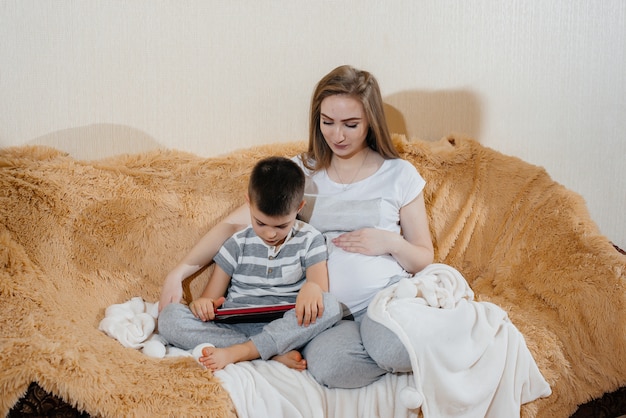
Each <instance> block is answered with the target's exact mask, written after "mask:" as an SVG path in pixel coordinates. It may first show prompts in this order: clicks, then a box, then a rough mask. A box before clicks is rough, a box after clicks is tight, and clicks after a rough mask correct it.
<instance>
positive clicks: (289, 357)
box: [272, 350, 306, 371]
mask: <svg viewBox="0 0 626 418" xmlns="http://www.w3.org/2000/svg"><path fill="white" fill-rule="evenodd" d="M272 360H276V361H278V362H279V363H283V364H284V365H285V366H287V367H289V368H290V369H294V370H298V371H302V370H306V360H305V359H303V358H302V354H300V352H299V351H297V350H292V351H289V352H287V353H285V354H280V355H277V356H274V357H272Z"/></svg>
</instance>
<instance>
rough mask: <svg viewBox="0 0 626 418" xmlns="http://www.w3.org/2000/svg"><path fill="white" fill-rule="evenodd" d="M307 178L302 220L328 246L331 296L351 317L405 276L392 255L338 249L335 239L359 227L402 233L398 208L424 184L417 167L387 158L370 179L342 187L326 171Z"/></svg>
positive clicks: (408, 200) (306, 171)
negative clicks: (393, 282) (373, 254)
mask: <svg viewBox="0 0 626 418" xmlns="http://www.w3.org/2000/svg"><path fill="white" fill-rule="evenodd" d="M294 161H296V162H297V163H298V164H299V165H300V167H302V169H303V170H304V172H305V174H306V188H305V199H306V201H307V203H306V205H305V207H304V208H303V210H302V211H301V212H300V217H301V218H302V219H303V220H304V221H305V222H308V223H310V224H311V225H313V226H314V227H315V228H317V229H318V230H319V231H321V232H322V233H323V234H324V236H325V237H326V244H327V246H328V273H329V276H330V293H332V294H333V295H335V297H336V298H337V299H338V300H339V301H340V302H342V303H343V304H345V305H346V306H347V307H348V309H349V310H350V311H351V312H352V313H356V312H358V311H360V310H362V309H364V308H366V307H367V305H368V304H369V302H370V300H371V299H372V298H373V297H374V295H375V294H376V293H377V292H378V291H379V290H381V289H383V288H385V287H386V286H387V285H388V284H389V283H390V282H391V281H395V280H397V279H398V276H401V277H408V276H409V273H407V272H406V271H405V270H404V269H403V268H402V266H400V264H398V262H397V261H396V260H395V259H394V258H393V257H392V256H391V255H389V254H388V255H381V256H368V255H364V254H357V253H349V252H346V251H343V250H342V249H340V248H337V247H336V246H334V245H333V243H332V241H331V240H332V238H334V237H336V236H338V235H340V234H341V233H343V232H347V231H354V230H357V229H361V228H379V229H385V230H388V231H392V232H397V233H400V208H402V207H403V206H405V205H407V204H409V203H410V202H412V201H413V200H414V199H415V198H416V197H417V196H419V194H420V193H421V192H422V190H423V189H424V186H425V184H426V182H425V181H424V179H423V178H422V177H421V176H420V174H419V173H418V172H417V170H416V169H415V167H414V166H413V165H412V164H411V163H409V162H408V161H405V160H402V159H392V160H384V162H383V164H382V166H381V167H380V168H379V169H378V171H376V173H374V174H372V175H371V176H370V177H368V178H366V179H363V180H361V181H358V182H356V183H352V184H350V185H347V187H346V185H343V184H339V183H336V182H334V181H333V180H331V179H330V178H329V177H328V173H327V172H326V170H322V171H318V172H317V173H314V174H311V172H310V170H307V169H306V168H305V167H304V166H303V165H302V161H301V160H300V158H299V157H295V158H294Z"/></svg>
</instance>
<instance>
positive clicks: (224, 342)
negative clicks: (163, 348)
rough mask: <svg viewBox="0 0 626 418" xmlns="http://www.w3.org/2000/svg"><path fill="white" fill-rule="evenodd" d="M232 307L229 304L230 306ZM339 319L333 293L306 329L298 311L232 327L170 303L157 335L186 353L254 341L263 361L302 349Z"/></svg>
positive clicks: (161, 319)
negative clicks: (203, 346)
mask: <svg viewBox="0 0 626 418" xmlns="http://www.w3.org/2000/svg"><path fill="white" fill-rule="evenodd" d="M246 302H247V303H249V304H251V305H255V304H256V305H261V304H267V298H257V300H255V298H247V300H246ZM263 302H264V303H263ZM225 305H226V304H225ZM226 306H228V305H226ZM232 306H233V305H232V304H230V306H228V307H232ZM339 319H341V306H340V304H339V302H337V299H336V298H335V297H334V296H332V295H331V294H330V293H324V313H323V315H322V317H320V318H317V319H316V320H315V323H313V324H310V325H308V326H306V327H305V326H302V325H298V322H297V320H296V312H295V309H291V310H289V311H287V312H286V313H285V315H283V317H282V318H279V319H275V320H273V321H271V322H255V323H236V324H230V323H221V322H213V321H207V322H203V321H201V320H199V319H198V318H196V317H195V316H194V315H193V313H192V312H191V310H190V309H189V307H188V306H187V305H183V304H180V303H171V304H169V305H167V306H166V307H165V308H164V309H163V311H161V314H160V315H159V318H158V332H159V334H160V335H161V336H162V337H164V338H165V339H166V340H167V342H168V343H170V344H172V345H174V346H176V347H179V348H182V349H184V350H192V349H193V348H194V347H196V346H197V345H199V344H203V343H211V344H213V345H214V346H216V347H229V346H231V345H233V344H240V343H244V342H246V341H248V340H251V341H252V342H253V343H254V345H255V347H256V348H257V350H258V351H259V354H260V355H261V358H262V359H263V360H267V359H270V358H272V357H273V356H275V355H277V354H285V353H287V352H288V351H291V350H295V349H298V348H301V347H302V346H304V345H305V344H306V343H308V342H309V341H310V340H311V339H313V338H314V337H315V336H316V335H318V334H319V333H321V332H322V331H324V330H326V329H328V328H330V327H332V326H333V325H334V324H335V323H337V321H339Z"/></svg>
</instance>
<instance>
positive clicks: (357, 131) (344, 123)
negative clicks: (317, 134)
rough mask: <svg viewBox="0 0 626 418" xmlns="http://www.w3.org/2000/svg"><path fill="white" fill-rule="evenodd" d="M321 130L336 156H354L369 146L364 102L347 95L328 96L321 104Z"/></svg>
mask: <svg viewBox="0 0 626 418" xmlns="http://www.w3.org/2000/svg"><path fill="white" fill-rule="evenodd" d="M320 130H321V131H322V135H324V139H325V140H326V143H327V144H328V146H329V147H330V149H331V150H332V151H333V153H334V154H335V155H336V156H338V157H341V158H350V157H352V156H353V155H355V154H356V153H358V152H359V151H361V150H362V149H364V148H365V147H367V143H366V138H367V133H368V130H369V123H368V121H367V117H366V116H365V110H364V109H363V104H361V102H360V101H358V100H357V99H355V98H353V97H350V96H346V95H334V96H328V97H327V98H325V99H324V100H322V103H321V105H320Z"/></svg>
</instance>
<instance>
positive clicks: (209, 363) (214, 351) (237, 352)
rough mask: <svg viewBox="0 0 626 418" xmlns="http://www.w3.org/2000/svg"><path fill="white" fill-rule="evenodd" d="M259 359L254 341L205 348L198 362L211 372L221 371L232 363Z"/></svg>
mask: <svg viewBox="0 0 626 418" xmlns="http://www.w3.org/2000/svg"><path fill="white" fill-rule="evenodd" d="M257 358H259V352H258V351H257V349H256V347H255V346H254V344H253V343H252V341H248V342H245V343H243V344H235V345H231V346H230V347H224V348H217V347H210V346H207V347H204V348H203V349H202V355H201V356H200V357H199V358H198V361H199V362H200V363H201V364H202V365H204V367H206V368H207V369H210V370H213V371H215V370H221V369H223V368H224V367H226V366H228V365H229V364H232V363H237V362H240V361H246V360H254V359H257Z"/></svg>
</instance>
